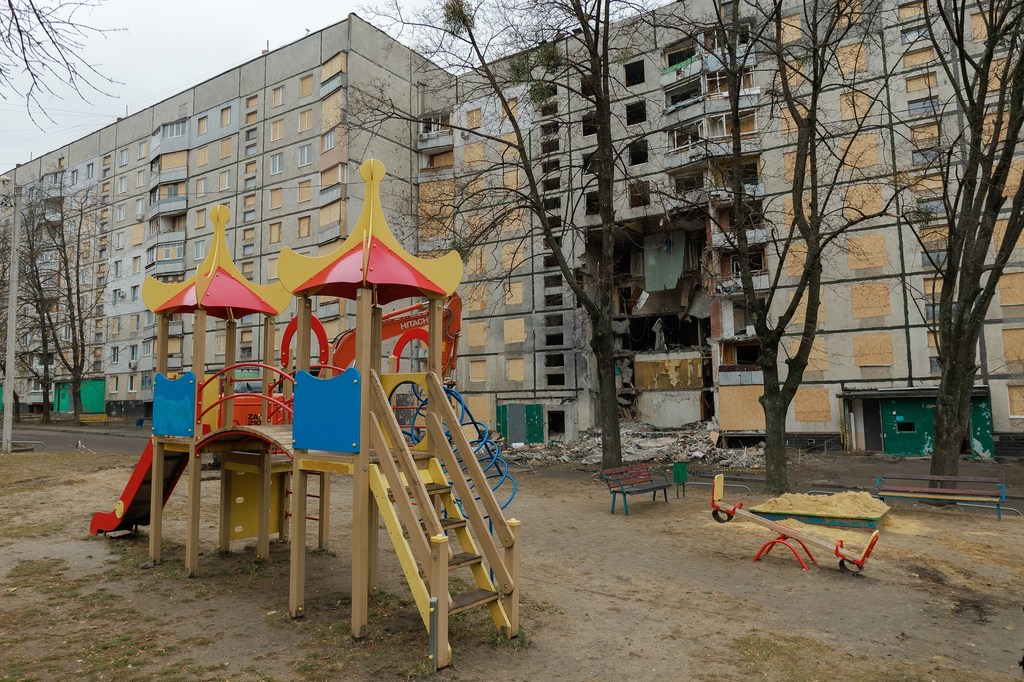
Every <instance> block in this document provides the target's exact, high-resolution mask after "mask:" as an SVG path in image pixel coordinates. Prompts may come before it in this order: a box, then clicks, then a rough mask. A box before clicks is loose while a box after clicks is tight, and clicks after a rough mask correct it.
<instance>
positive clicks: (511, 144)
mask: <svg viewBox="0 0 1024 682" xmlns="http://www.w3.org/2000/svg"><path fill="white" fill-rule="evenodd" d="M501 139H502V140H503V141H504V142H505V143H506V144H505V145H504V146H503V148H502V150H501V158H502V160H503V161H505V162H506V163H514V162H516V161H519V143H518V142H516V134H515V133H509V134H508V135H502V136H501Z"/></svg>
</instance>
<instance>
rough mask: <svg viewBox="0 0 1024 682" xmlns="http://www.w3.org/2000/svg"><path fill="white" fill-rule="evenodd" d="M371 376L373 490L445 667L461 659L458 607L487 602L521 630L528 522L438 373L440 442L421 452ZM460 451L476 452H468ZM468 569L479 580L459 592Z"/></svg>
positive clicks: (496, 616) (435, 408)
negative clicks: (455, 639) (469, 435)
mask: <svg viewBox="0 0 1024 682" xmlns="http://www.w3.org/2000/svg"><path fill="white" fill-rule="evenodd" d="M368 381H369V383H370V386H369V392H370V401H371V405H370V415H369V416H370V420H369V421H370V428H369V433H368V434H366V435H367V436H368V437H369V441H370V447H371V448H372V450H373V455H374V457H373V458H372V460H371V463H370V467H369V483H370V490H371V492H372V494H373V496H374V499H375V500H376V503H377V506H378V508H379V510H380V514H381V516H382V517H383V519H384V523H385V526H386V528H387V531H388V535H389V537H390V538H391V542H392V544H393V545H394V547H395V551H396V553H397V554H398V559H399V562H400V564H401V566H402V571H403V573H404V575H405V578H406V581H407V582H408V584H409V587H410V589H411V591H412V595H413V599H414V601H415V602H416V606H417V608H418V610H419V612H420V616H421V617H422V619H423V624H424V626H425V627H426V629H427V632H428V633H429V635H430V655H431V659H432V660H433V662H434V667H435V669H439V668H443V667H445V666H447V665H448V664H449V663H450V661H451V647H450V646H449V644H448V617H449V616H451V615H453V614H456V613H461V612H463V611H467V610H469V609H473V608H477V607H487V609H488V611H489V613H490V616H491V619H492V620H493V621H494V624H495V626H496V627H497V628H498V630H499V631H500V632H501V633H502V634H503V635H504V636H506V637H515V636H517V634H518V632H519V546H518V535H519V532H518V531H519V522H518V521H515V520H506V519H505V517H504V515H503V514H502V512H501V508H500V505H499V503H498V501H497V500H496V499H495V497H494V495H493V494H492V493H491V490H490V488H489V486H488V484H487V479H486V476H485V474H484V472H483V470H482V469H481V467H480V464H479V462H477V460H476V458H475V457H473V456H472V452H473V451H472V448H471V447H470V444H469V442H468V440H467V439H466V437H465V435H464V434H463V432H462V430H461V429H460V428H459V420H458V417H457V416H456V414H455V411H454V410H453V408H452V406H451V404H450V403H449V402H448V399H447V397H446V395H445V392H444V388H443V387H442V385H441V382H440V381H439V380H438V377H437V375H436V374H433V373H428V374H427V388H428V394H429V399H430V402H429V406H430V407H429V409H430V413H429V414H428V416H427V429H428V436H429V443H430V448H429V451H428V452H427V453H426V454H425V455H424V456H420V457H414V456H413V453H412V452H411V451H410V449H409V447H408V445H407V443H406V439H405V436H404V435H403V433H402V430H401V427H400V426H399V423H398V421H397V419H396V418H395V414H394V411H393V410H392V407H391V404H390V402H389V400H388V397H387V394H386V393H385V391H384V388H383V386H382V385H381V382H380V378H379V376H378V375H377V373H376V372H373V371H371V372H370V376H369V377H368ZM445 425H447V426H448V429H449V431H450V432H451V434H452V438H453V440H454V441H455V443H454V444H455V449H454V450H453V448H452V447H451V443H450V442H449V440H448V437H447V435H446V433H445V430H444V426H445ZM455 451H458V452H461V453H469V455H470V456H466V457H464V458H462V459H460V458H459V457H458V456H457V455H456V452H455ZM416 454H417V455H422V454H423V453H416ZM446 472H447V473H446ZM456 496H458V500H459V501H461V506H460V504H459V502H458V501H456ZM478 498H479V499H478ZM491 524H493V532H492V531H491ZM452 538H454V540H455V542H454V543H453V542H452ZM456 543H457V546H456ZM463 569H468V570H469V572H470V574H471V575H472V581H473V583H474V585H475V587H474V589H471V590H468V591H465V592H461V593H459V594H454V595H453V594H451V591H450V589H449V584H450V583H449V576H450V575H451V573H452V572H453V571H457V570H463ZM492 576H493V579H492Z"/></svg>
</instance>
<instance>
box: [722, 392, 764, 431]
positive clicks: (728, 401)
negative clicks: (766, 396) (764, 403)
mask: <svg viewBox="0 0 1024 682" xmlns="http://www.w3.org/2000/svg"><path fill="white" fill-rule="evenodd" d="M762 393H764V386H761V385H758V384H755V385H746V386H719V387H718V403H719V407H720V409H719V410H718V414H719V421H718V426H719V427H720V428H721V429H722V430H723V431H763V430H764V408H762V407H761V403H760V400H759V399H760V397H761V394H762Z"/></svg>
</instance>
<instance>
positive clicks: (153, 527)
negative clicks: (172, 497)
mask: <svg viewBox="0 0 1024 682" xmlns="http://www.w3.org/2000/svg"><path fill="white" fill-rule="evenodd" d="M162 480H164V444H163V442H162V441H161V440H160V438H155V440H154V441H153V465H152V469H151V470H150V481H151V484H150V491H151V492H150V494H149V561H150V563H152V564H154V565H155V564H158V563H160V552H161V548H162V545H163V529H164V523H163V518H164V497H163V494H162V492H163V486H162V485H160V484H159V483H157V482H158V481H162ZM158 489H159V490H160V491H161V492H160V493H158V492H156V491H157V490H158Z"/></svg>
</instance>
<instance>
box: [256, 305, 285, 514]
mask: <svg viewBox="0 0 1024 682" xmlns="http://www.w3.org/2000/svg"><path fill="white" fill-rule="evenodd" d="M276 332H277V318H276V317H274V316H273V315H267V316H266V317H265V318H263V364H264V365H268V366H270V367H273V366H274V345H275V343H276V340H275V338H274V337H275V335H276ZM273 383H274V374H273V373H272V372H271V371H270V370H269V369H264V370H263V395H265V396H268V397H269V396H270V385H271V384H273ZM269 408H270V403H269V402H267V401H266V400H261V401H260V424H266V423H267V415H268V412H269ZM282 528H283V526H282Z"/></svg>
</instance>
